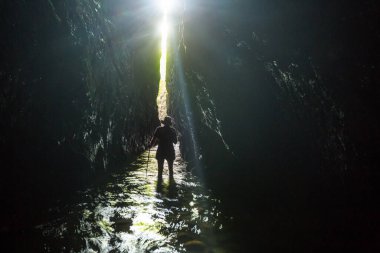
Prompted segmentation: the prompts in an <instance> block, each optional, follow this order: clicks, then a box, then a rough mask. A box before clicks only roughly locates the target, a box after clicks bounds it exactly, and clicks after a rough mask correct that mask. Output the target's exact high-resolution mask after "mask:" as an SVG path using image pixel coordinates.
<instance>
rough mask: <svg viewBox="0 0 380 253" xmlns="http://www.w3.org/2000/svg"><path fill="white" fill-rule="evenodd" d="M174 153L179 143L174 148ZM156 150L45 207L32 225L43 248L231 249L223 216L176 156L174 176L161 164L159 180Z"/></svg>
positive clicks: (213, 199)
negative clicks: (70, 199)
mask: <svg viewBox="0 0 380 253" xmlns="http://www.w3.org/2000/svg"><path fill="white" fill-rule="evenodd" d="M176 149H177V154H178V153H179V151H178V146H177V147H176ZM154 154H155V150H152V151H151V152H150V157H149V163H147V160H148V152H145V153H143V154H142V155H141V156H140V157H138V159H137V160H136V161H135V162H134V163H133V164H131V165H130V167H129V168H128V171H127V169H126V171H125V172H122V173H120V172H119V173H118V174H114V175H112V177H111V180H109V181H108V182H106V183H104V184H103V185H100V186H98V187H96V188H90V189H87V190H85V191H82V192H78V193H77V196H76V197H75V199H76V201H74V203H71V204H67V205H63V206H57V207H54V208H51V209H49V215H48V216H49V217H48V220H49V222H46V223H44V224H40V225H38V226H37V227H36V229H37V230H38V231H39V232H38V233H39V234H40V237H41V247H42V249H41V250H42V251H44V252H129V253H133V252H156V253H158V252H232V250H231V248H232V245H231V240H229V236H228V232H227V231H226V229H225V226H224V225H225V224H226V223H228V222H231V219H232V218H229V217H226V216H224V215H223V214H222V212H220V209H219V208H218V206H219V204H220V201H219V200H218V199H215V198H213V197H212V193H211V192H210V191H208V190H207V189H205V188H204V187H203V186H202V184H201V183H200V181H199V180H198V179H197V178H196V177H195V176H193V175H192V174H191V172H189V171H188V169H187V168H186V163H185V162H184V161H183V160H182V159H181V158H180V157H179V156H177V158H176V160H175V162H174V171H175V172H174V180H170V179H169V177H168V171H167V167H166V166H167V165H166V164H165V168H164V176H163V183H162V184H159V185H158V183H157V163H156V160H155V159H154Z"/></svg>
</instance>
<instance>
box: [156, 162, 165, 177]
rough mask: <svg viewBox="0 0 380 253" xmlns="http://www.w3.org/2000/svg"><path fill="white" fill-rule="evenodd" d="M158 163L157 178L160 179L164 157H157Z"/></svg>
mask: <svg viewBox="0 0 380 253" xmlns="http://www.w3.org/2000/svg"><path fill="white" fill-rule="evenodd" d="M157 164H158V180H162V171H163V170H164V159H157Z"/></svg>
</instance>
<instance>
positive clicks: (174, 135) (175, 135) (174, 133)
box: [172, 128, 178, 144]
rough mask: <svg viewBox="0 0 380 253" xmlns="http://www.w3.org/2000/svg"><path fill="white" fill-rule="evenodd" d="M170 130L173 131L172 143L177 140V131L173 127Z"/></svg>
mask: <svg viewBox="0 0 380 253" xmlns="http://www.w3.org/2000/svg"><path fill="white" fill-rule="evenodd" d="M172 132H173V143H174V144H177V141H178V138H177V131H176V130H175V129H174V128H172Z"/></svg>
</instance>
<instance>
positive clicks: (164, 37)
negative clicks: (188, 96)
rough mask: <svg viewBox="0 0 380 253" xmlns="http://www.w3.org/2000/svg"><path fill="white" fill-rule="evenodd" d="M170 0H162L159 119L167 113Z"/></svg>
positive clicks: (158, 96)
mask: <svg viewBox="0 0 380 253" xmlns="http://www.w3.org/2000/svg"><path fill="white" fill-rule="evenodd" d="M170 3H171V1H170V0H161V7H162V9H163V19H162V25H161V58H160V83H159V88H158V95H157V107H158V117H159V119H161V120H162V119H164V117H165V116H166V115H167V102H166V99H167V95H168V92H167V90H166V64H167V63H166V57H167V46H168V45H167V41H168V26H169V24H168V11H169V8H170Z"/></svg>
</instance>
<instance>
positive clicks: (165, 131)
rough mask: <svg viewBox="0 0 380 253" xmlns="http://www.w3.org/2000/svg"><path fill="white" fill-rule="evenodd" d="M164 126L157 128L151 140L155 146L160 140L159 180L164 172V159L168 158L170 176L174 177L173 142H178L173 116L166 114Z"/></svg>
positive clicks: (158, 154) (163, 121)
mask: <svg viewBox="0 0 380 253" xmlns="http://www.w3.org/2000/svg"><path fill="white" fill-rule="evenodd" d="M161 123H162V124H163V126H159V127H157V128H156V131H155V132H154V136H153V138H152V140H151V142H150V146H151V147H153V146H155V145H156V144H157V142H158V148H157V152H156V159H157V163H158V180H159V181H161V180H162V172H163V170H164V161H165V160H166V161H167V163H168V167H169V178H170V179H171V180H172V179H173V178H174V177H173V163H174V159H175V151H174V146H173V144H176V143H177V133H176V130H175V129H174V128H173V127H172V118H171V117H169V116H166V117H165V118H164V120H162V121H161Z"/></svg>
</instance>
